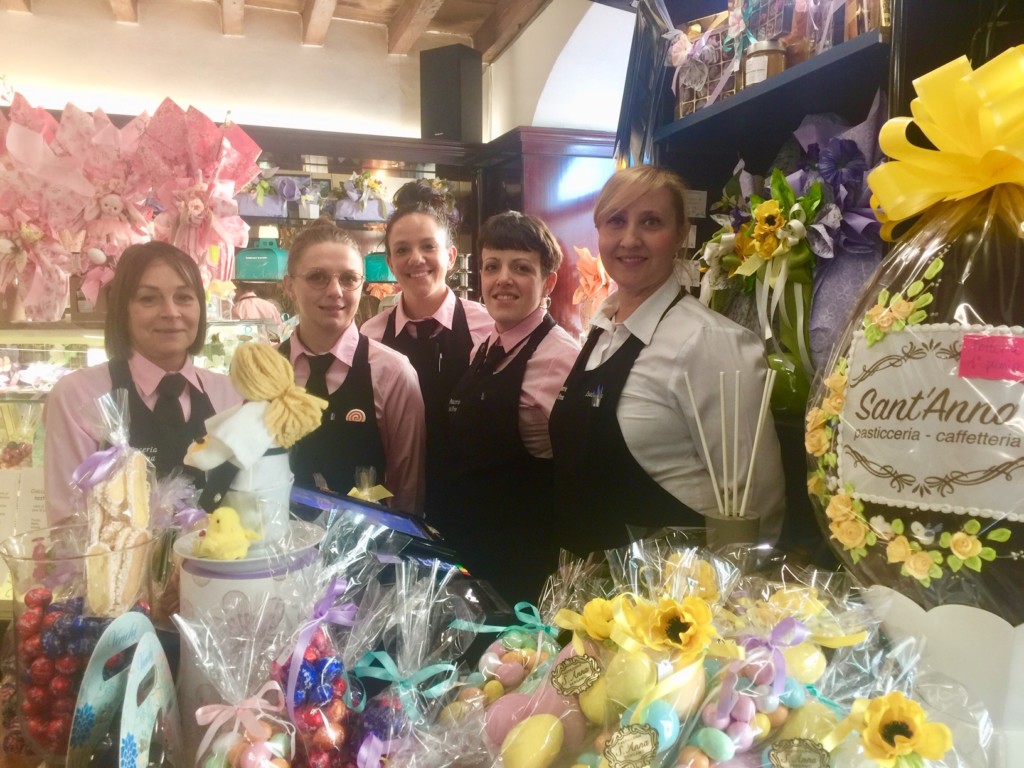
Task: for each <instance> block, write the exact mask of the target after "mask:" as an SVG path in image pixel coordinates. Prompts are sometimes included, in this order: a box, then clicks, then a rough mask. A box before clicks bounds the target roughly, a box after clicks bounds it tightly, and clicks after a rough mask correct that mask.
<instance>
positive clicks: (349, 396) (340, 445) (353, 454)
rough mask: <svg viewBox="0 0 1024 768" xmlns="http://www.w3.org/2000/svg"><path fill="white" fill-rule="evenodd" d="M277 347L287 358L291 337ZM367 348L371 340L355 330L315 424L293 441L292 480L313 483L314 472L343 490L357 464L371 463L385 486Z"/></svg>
mask: <svg viewBox="0 0 1024 768" xmlns="http://www.w3.org/2000/svg"><path fill="white" fill-rule="evenodd" d="M278 350H279V351H280V352H281V354H282V355H284V356H285V357H286V358H289V359H290V353H291V340H290V339H286V340H285V341H284V342H283V343H282V344H281V346H280V347H278ZM369 350H370V340H369V339H367V338H366V337H365V336H363V335H362V334H360V335H359V343H358V344H357V345H356V351H355V355H353V357H352V367H351V368H350V369H349V372H348V375H347V376H346V377H345V381H344V382H343V383H342V385H341V386H340V387H338V388H337V389H336V390H335V391H334V392H333V393H331V395H330V396H329V397H328V398H327V403H328V405H327V410H325V411H324V414H323V418H322V420H321V422H320V426H319V427H317V428H316V429H315V430H314V431H313V432H311V433H310V434H308V435H306V436H305V437H304V438H302V439H301V440H300V441H299V442H298V443H296V444H295V445H294V446H293V448H292V451H291V465H292V472H293V473H294V474H295V483H296V485H300V486H305V487H307V488H318V487H320V486H321V483H319V482H317V479H318V478H317V477H316V476H317V475H319V476H320V478H322V480H323V483H324V484H326V486H327V488H328V489H330V490H331V491H334V492H335V493H339V494H346V493H348V492H349V490H350V489H351V488H352V487H353V486H354V485H355V484H356V468H357V467H373V468H374V469H376V470H377V482H378V483H380V484H382V485H384V486H387V478H385V476H384V472H385V468H386V465H387V464H386V461H385V457H384V443H383V442H382V441H381V439H380V430H379V429H378V428H377V410H376V408H375V407H374V404H373V381H372V379H371V377H370V357H369Z"/></svg>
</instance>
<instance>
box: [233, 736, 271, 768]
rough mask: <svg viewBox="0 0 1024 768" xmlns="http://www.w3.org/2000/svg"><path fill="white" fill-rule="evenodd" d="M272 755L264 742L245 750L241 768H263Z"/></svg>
mask: <svg viewBox="0 0 1024 768" xmlns="http://www.w3.org/2000/svg"><path fill="white" fill-rule="evenodd" d="M273 757H274V755H273V753H272V752H271V751H270V747H269V746H267V743H266V742H265V741H261V742H258V743H256V744H253V745H252V746H250V747H248V748H246V750H245V751H244V752H243V753H242V760H241V768H263V766H264V765H266V764H267V763H269V762H270V760H271V758H273Z"/></svg>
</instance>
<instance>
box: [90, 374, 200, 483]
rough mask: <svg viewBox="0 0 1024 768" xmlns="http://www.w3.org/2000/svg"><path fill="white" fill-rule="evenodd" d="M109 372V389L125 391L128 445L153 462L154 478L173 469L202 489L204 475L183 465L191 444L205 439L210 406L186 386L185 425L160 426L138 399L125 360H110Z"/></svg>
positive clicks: (193, 389) (196, 391)
mask: <svg viewBox="0 0 1024 768" xmlns="http://www.w3.org/2000/svg"><path fill="white" fill-rule="evenodd" d="M107 369H108V370H109V371H110V385H111V389H126V390H128V418H129V423H128V444H129V445H131V446H132V448H136V449H138V450H140V451H142V452H143V453H144V454H145V455H146V458H148V459H149V460H150V461H152V462H153V466H154V467H155V468H156V476H157V477H158V478H163V477H166V476H167V475H169V474H170V473H171V472H172V471H173V470H175V469H181V470H183V471H184V472H185V473H186V474H187V475H188V476H189V477H191V478H192V479H193V480H194V481H195V484H196V487H198V488H201V487H202V485H203V479H204V474H203V473H202V472H200V471H199V470H197V469H193V468H192V467H186V466H185V465H184V464H183V463H182V462H183V461H184V460H185V453H186V451H188V447H189V446H190V445H191V444H192V442H193V441H194V440H199V439H200V438H202V437H205V436H206V420H207V419H208V418H210V417H211V416H213V414H214V410H213V404H212V403H211V402H210V398H209V396H208V395H207V394H206V393H205V392H203V391H202V390H201V389H197V388H196V387H194V386H193V385H192V384H191V383H188V393H189V401H190V402H191V404H192V406H191V413H189V418H188V421H187V422H186V423H184V424H165V423H161V421H160V420H159V419H157V418H156V416H154V415H153V411H152V410H150V409H149V408H148V407H147V406H146V404H145V403H144V402H142V397H141V396H140V395H139V390H138V388H136V386H135V382H134V381H133V380H132V374H131V370H130V369H129V367H128V361H127V360H111V361H110V362H109V363H107Z"/></svg>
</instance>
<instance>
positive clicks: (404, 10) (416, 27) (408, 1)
mask: <svg viewBox="0 0 1024 768" xmlns="http://www.w3.org/2000/svg"><path fill="white" fill-rule="evenodd" d="M443 4H444V0H404V2H403V3H402V4H401V5H400V6H399V7H398V10H397V11H395V15H394V16H392V17H391V23H390V24H388V53H408V52H409V51H410V50H412V46H413V44H414V43H415V42H416V41H417V40H418V39H419V37H420V35H422V34H423V33H424V32H426V30H427V27H428V26H429V25H430V22H431V21H432V20H433V18H434V16H436V15H437V12H438V10H440V8H441V6H442V5H443Z"/></svg>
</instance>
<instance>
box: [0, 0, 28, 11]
mask: <svg viewBox="0 0 1024 768" xmlns="http://www.w3.org/2000/svg"><path fill="white" fill-rule="evenodd" d="M0 11H20V12H22V13H32V0H0Z"/></svg>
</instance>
